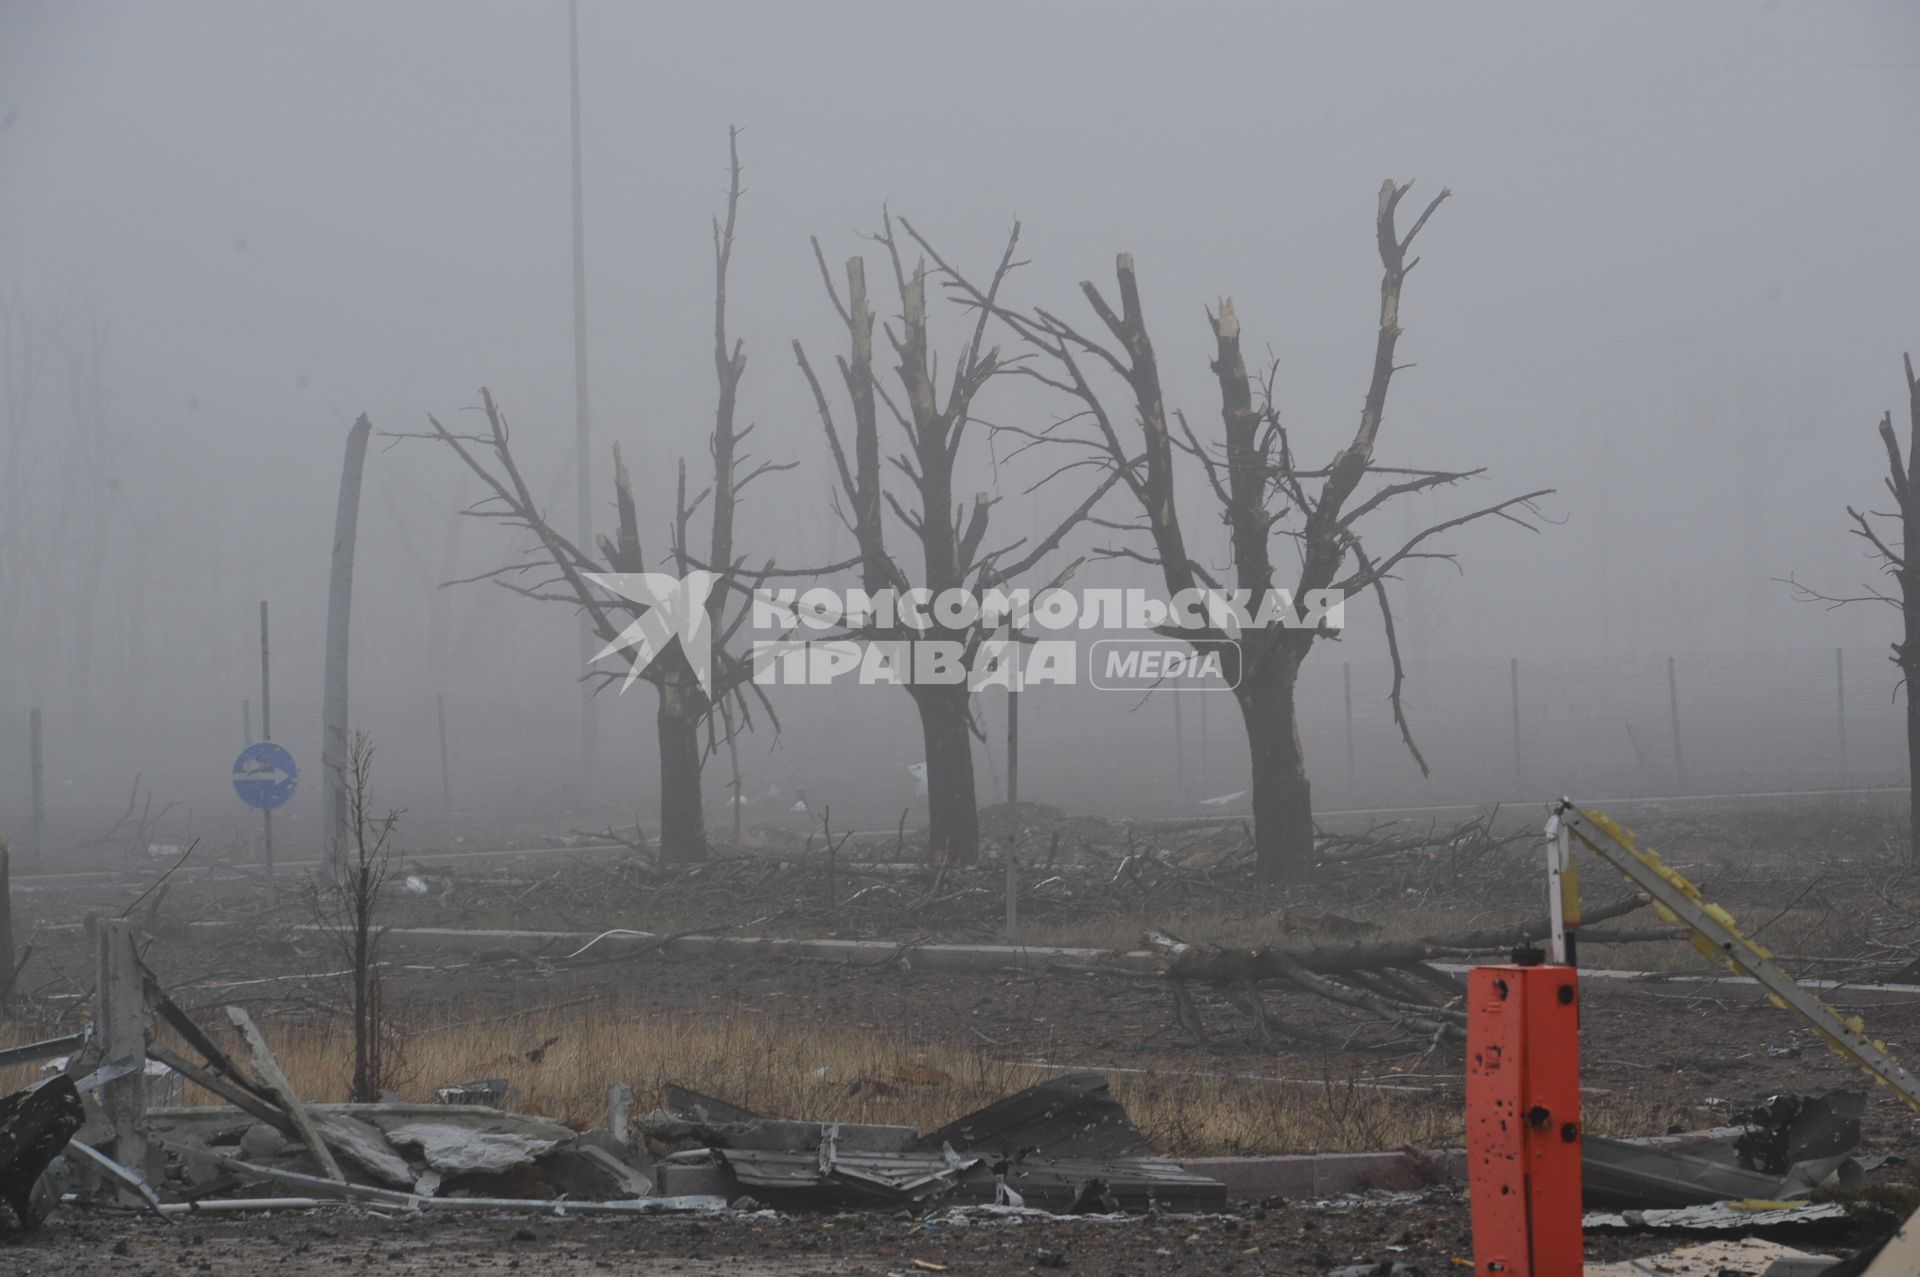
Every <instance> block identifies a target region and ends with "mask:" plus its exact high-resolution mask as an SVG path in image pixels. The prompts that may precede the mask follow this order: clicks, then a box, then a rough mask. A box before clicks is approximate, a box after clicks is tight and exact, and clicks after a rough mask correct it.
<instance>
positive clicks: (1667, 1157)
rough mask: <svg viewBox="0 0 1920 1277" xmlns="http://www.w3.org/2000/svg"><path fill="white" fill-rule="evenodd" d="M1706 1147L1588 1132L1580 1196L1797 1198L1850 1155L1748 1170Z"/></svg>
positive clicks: (1607, 1206) (1626, 1199)
mask: <svg viewBox="0 0 1920 1277" xmlns="http://www.w3.org/2000/svg"><path fill="white" fill-rule="evenodd" d="M1722 1151H1723V1152H1726V1153H1728V1154H1729V1158H1728V1160H1720V1159H1719V1158H1716V1157H1714V1156H1712V1155H1711V1154H1710V1153H1707V1152H1688V1153H1682V1152H1676V1151H1671V1150H1667V1149H1658V1148H1648V1147H1646V1146H1645V1145H1642V1144H1629V1143H1626V1142H1624V1141H1621V1140H1609V1139H1601V1138H1600V1137H1599V1136H1595V1135H1589V1136H1587V1137H1586V1139H1585V1140H1584V1141H1583V1143H1582V1146H1581V1154H1580V1180H1581V1200H1582V1201H1583V1202H1584V1203H1585V1205H1586V1206H1587V1207H1588V1208H1589V1209H1603V1210H1625V1209H1638V1208H1644V1207H1673V1206H1706V1205H1710V1204H1712V1203H1714V1202H1727V1201H1768V1202H1778V1201H1796V1200H1798V1199H1800V1198H1803V1197H1806V1196H1807V1195H1809V1194H1810V1193H1812V1192H1813V1190H1814V1188H1815V1186H1817V1185H1818V1184H1820V1183H1821V1182H1822V1181H1823V1180H1825V1179H1826V1178H1827V1177H1828V1176H1829V1175H1832V1174H1833V1173H1834V1172H1835V1171H1837V1170H1840V1169H1841V1167H1842V1166H1843V1164H1844V1163H1845V1162H1846V1161H1847V1160H1848V1155H1847V1154H1846V1153H1844V1152H1842V1153H1835V1154H1832V1155H1830V1156H1827V1157H1818V1158H1811V1159H1809V1160H1806V1161H1802V1162H1796V1163H1794V1164H1793V1165H1792V1166H1791V1167H1789V1168H1788V1169H1787V1171H1786V1172H1785V1173H1784V1174H1772V1173H1768V1172H1765V1171H1755V1170H1748V1169H1746V1168H1745V1167H1742V1166H1738V1165H1736V1164H1734V1162H1733V1161H1732V1160H1731V1157H1730V1153H1731V1150H1722Z"/></svg>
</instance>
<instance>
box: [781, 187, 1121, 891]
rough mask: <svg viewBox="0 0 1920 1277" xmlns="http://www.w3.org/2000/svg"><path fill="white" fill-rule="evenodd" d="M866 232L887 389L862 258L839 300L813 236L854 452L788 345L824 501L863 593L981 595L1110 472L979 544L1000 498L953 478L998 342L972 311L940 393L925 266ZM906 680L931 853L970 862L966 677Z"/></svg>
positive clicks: (1038, 554)
mask: <svg viewBox="0 0 1920 1277" xmlns="http://www.w3.org/2000/svg"><path fill="white" fill-rule="evenodd" d="M1019 238H1020V227H1019V225H1018V224H1016V225H1015V226H1014V228H1013V230H1012V232H1011V233H1010V234H1009V235H1008V237H1007V246H1006V250H1005V251H1004V252H1003V253H1002V254H1001V255H1000V262H999V265H998V266H996V267H995V268H994V272H993V279H992V282H991V283H990V284H989V285H988V288H987V296H988V297H993V296H997V295H998V292H999V289H1000V285H1001V284H1002V283H1003V282H1004V281H1005V279H1006V278H1007V276H1008V275H1009V274H1010V273H1011V272H1012V270H1013V269H1014V267H1015V265H1016V264H1017V263H1015V261H1014V260H1013V252H1014V247H1015V245H1016V244H1017V243H1018V241H1019ZM872 239H873V240H874V242H875V243H877V244H879V245H880V246H881V247H882V248H883V249H885V250H886V254H887V261H888V264H889V265H890V266H891V268H892V271H893V284H894V288H895V291H896V293H897V295H898V297H899V299H900V314H899V317H898V326H897V328H896V327H895V325H893V324H886V325H883V326H882V331H883V332H884V333H885V334H886V337H887V341H888V343H889V344H890V345H891V346H892V348H893V353H894V357H895V359H896V360H898V363H897V365H896V367H895V369H894V374H895V378H896V380H897V392H889V390H888V388H887V385H886V383H884V382H883V381H882V380H881V378H879V377H878V376H876V375H875V372H874V351H873V332H874V319H875V316H874V312H873V309H872V307H871V305H870V304H869V301H868V294H867V277H866V263H865V261H864V259H862V258H860V257H852V258H849V259H848V260H847V263H846V295H845V297H844V298H843V297H842V296H841V293H840V290H839V288H838V287H837V286H836V285H835V284H834V279H833V273H832V271H831V270H829V269H828V267H827V259H826V254H825V253H824V252H823V251H822V250H821V247H820V241H819V240H818V239H815V240H814V241H813V252H814V258H815V260H816V261H817V262H818V263H819V266H820V277H821V280H822V282H823V283H824V284H825V285H826V289H827V295H828V297H829V298H830V299H831V300H832V302H833V306H834V309H835V310H836V311H837V312H838V313H839V316H840V321H841V323H842V324H843V325H845V327H846V330H847V338H848V353H847V354H846V355H844V356H842V357H841V358H840V359H839V360H838V363H839V368H840V376H841V380H842V381H843V382H844V383H845V386H846V392H847V398H848V401H849V404H850V406H851V410H852V426H853V439H852V443H853V448H852V454H851V459H849V454H848V451H847V449H846V448H845V447H844V446H843V440H842V437H841V432H840V428H839V426H838V425H837V424H836V422H835V420H834V413H833V406H832V403H831V401H830V400H829V398H828V395H827V392H826V390H825V388H824V387H823V386H822V384H821V381H820V378H819V377H818V376H817V375H815V373H814V370H813V366H812V364H811V363H810V362H809V361H808V359H807V353H806V350H805V348H804V347H803V346H802V345H801V343H800V342H799V341H798V340H795V341H794V343H793V352H794V356H795V358H796V359H797V360H798V361H799V364H800V370H801V372H802V373H803V374H805V376H806V379H807V385H808V387H809V388H810V389H811V391H812V393H813V400H814V405H815V407H816V408H817V409H818V411H819V413H820V421H821V425H822V426H823V427H824V428H825V431H826V435H827V443H828V446H829V448H830V450H831V451H832V454H833V460H834V465H835V468H836V470H837V474H838V479H839V484H840V490H839V492H838V493H837V494H836V496H835V499H834V510H835V513H836V514H838V516H839V517H840V519H841V521H842V522H843V523H844V524H845V525H846V526H847V528H848V530H849V531H851V532H852V533H853V536H854V541H855V544H856V546H857V548H858V551H859V568H860V576H861V584H862V588H864V589H865V590H866V591H867V592H868V593H870V594H878V593H880V592H883V591H890V592H894V593H895V594H904V592H905V591H907V590H909V589H926V590H928V591H930V592H931V593H932V594H933V595H934V596H938V595H939V594H941V593H942V592H944V591H949V590H963V589H971V590H972V591H973V592H974V594H975V595H976V596H979V595H980V594H982V593H983V592H984V591H985V590H987V589H988V588H997V587H1002V586H1005V585H1008V584H1010V583H1011V582H1012V581H1014V580H1015V579H1016V578H1018V577H1019V576H1021V575H1022V574H1023V573H1025V572H1027V571H1028V570H1030V569H1032V568H1033V567H1035V566H1036V565H1037V564H1039V562H1040V561H1041V560H1042V559H1044V558H1045V557H1046V556H1047V555H1049V554H1051V553H1052V552H1053V551H1054V550H1056V549H1058V548H1059V546H1060V544H1061V542H1062V541H1063V540H1064V539H1065V538H1066V535H1067V533H1068V532H1069V531H1071V530H1072V529H1073V527H1074V526H1075V525H1076V524H1078V523H1080V522H1081V521H1082V520H1084V519H1085V518H1086V517H1087V515H1088V513H1089V512H1090V511H1091V510H1092V509H1093V507H1094V505H1095V504H1096V503H1097V502H1098V501H1099V500H1100V498H1101V497H1102V496H1103V495H1105V493H1106V491H1107V490H1108V489H1109V488H1110V487H1112V486H1113V483H1114V482H1115V481H1116V480H1117V478H1118V476H1117V475H1111V476H1109V477H1108V478H1107V480H1106V481H1105V482H1104V483H1102V484H1100V485H1099V486H1097V487H1096V488H1095V489H1094V490H1093V491H1092V492H1091V493H1090V494H1089V495H1088V496H1087V497H1086V499H1085V500H1084V501H1082V502H1081V503H1080V505H1079V506H1078V507H1077V508H1076V509H1075V510H1074V512H1073V513H1072V514H1070V515H1068V516H1067V518H1066V519H1064V520H1062V521H1061V522H1060V523H1059V524H1058V525H1057V526H1056V527H1054V528H1053V530H1052V531H1050V532H1048V533H1046V534H1045V535H1044V536H1039V537H1038V538H1037V539H1034V538H1030V537H1021V538H1018V539H1016V540H1014V541H1012V542H1011V543H1009V544H1006V545H1002V546H999V547H998V548H993V549H989V548H988V547H987V545H986V536H987V525H988V519H989V512H990V511H991V510H992V508H993V506H994V505H995V504H996V503H997V502H998V500H999V498H997V497H994V496H990V495H989V494H988V493H986V492H976V493H975V494H974V496H973V498H972V500H971V502H966V503H962V502H959V501H956V499H955V495H954V487H955V482H956V470H957V468H958V464H959V459H960V455H961V445H962V443H963V442H964V440H965V438H966V437H967V434H968V427H969V426H972V425H974V424H976V419H975V417H974V416H973V405H974V400H975V399H976V397H977V396H978V395H979V394H980V392H981V390H982V389H983V388H984V387H985V386H986V385H987V383H988V382H989V381H990V380H991V379H992V378H993V377H995V376H997V375H999V374H1000V373H1002V372H1004V371H1006V370H1007V364H1006V363H1005V362H1004V361H1003V360H1002V359H1001V358H1000V351H999V347H997V346H995V347H988V346H987V345H986V343H985V339H986V328H987V324H988V321H989V318H990V316H989V315H988V314H987V313H985V312H983V313H982V314H981V315H980V316H979V317H978V319H977V321H976V322H975V323H974V324H973V326H972V331H971V332H970V333H969V334H968V336H967V339H966V340H965V342H964V343H963V344H962V345H961V347H960V349H959V351H958V352H957V353H956V355H955V357H954V359H953V362H952V373H951V378H950V380H949V381H948V384H947V385H946V386H945V388H944V398H942V393H943V388H942V386H941V385H940V377H939V370H938V369H939V364H938V357H937V355H936V354H935V353H934V351H933V341H932V339H931V337H930V336H929V333H928V322H927V268H926V264H925V262H924V261H922V262H919V263H917V264H916V265H915V266H914V267H913V269H912V271H911V272H909V271H908V270H907V269H906V266H905V264H904V262H903V261H902V259H901V255H900V244H899V241H898V239H897V238H896V237H895V234H894V221H893V218H892V217H891V216H890V215H887V216H883V218H882V220H881V229H880V231H879V232H878V233H877V234H875V235H873V236H872ZM896 396H897V397H896ZM883 409H884V411H885V412H886V413H887V415H888V416H890V417H892V418H893V420H894V421H895V422H896V423H897V424H898V425H899V426H900V428H901V430H902V431H904V432H905V434H906V438H907V446H906V449H905V451H903V452H901V453H898V454H896V455H894V456H892V457H890V458H888V461H889V462H890V463H891V465H892V466H893V467H894V468H895V469H897V470H899V471H900V473H901V474H903V475H905V476H906V480H907V484H908V486H909V488H910V489H911V492H912V496H911V498H910V501H909V502H903V501H902V500H901V499H900V498H899V497H897V496H895V495H894V493H892V492H890V491H888V490H887V487H886V484H885V481H884V479H883V477H882V466H881V446H880V424H879V421H880V413H881V411H882V410H883ZM1052 477H1053V476H1051V475H1049V476H1047V477H1046V478H1043V479H1042V480H1041V481H1040V483H1037V484H1035V485H1033V486H1032V487H1030V488H1028V489H1027V491H1029V492H1031V491H1033V490H1034V489H1036V488H1038V487H1039V486H1041V485H1042V484H1044V483H1046V482H1047V480H1048V479H1050V478H1052ZM843 498H844V499H843ZM910 503H911V504H910ZM883 506H884V507H885V509H886V510H888V511H891V512H892V514H893V516H894V517H895V518H896V519H897V520H899V522H900V523H901V524H903V525H904V526H905V527H906V530H907V532H908V534H909V536H910V537H911V538H912V539H913V540H914V541H916V542H918V543H919V554H918V556H917V557H918V560H919V561H918V563H914V564H910V565H908V564H903V561H902V560H901V559H900V558H898V557H896V556H895V554H894V553H893V551H892V550H891V549H889V547H888V538H887V534H886V528H885V516H884V514H883V513H882V508H883ZM1078 562H1079V561H1078V560H1075V563H1074V564H1070V565H1068V566H1067V567H1066V568H1065V569H1064V570H1063V571H1062V572H1061V573H1060V574H1059V575H1058V576H1057V577H1056V578H1055V579H1054V581H1053V584H1055V585H1057V584H1059V583H1060V582H1061V581H1063V580H1065V579H1066V577H1067V576H1068V575H1070V574H1071V573H1072V571H1073V567H1074V566H1075V565H1076V564H1077V563H1078ZM858 633H859V636H860V637H861V638H862V639H865V640H870V641H871V640H906V641H914V640H920V641H928V642H954V643H959V644H960V645H961V646H962V648H963V649H964V650H965V652H966V654H967V655H966V659H967V663H968V665H969V666H971V665H972V663H973V660H974V658H975V656H976V655H977V654H978V652H979V650H980V644H981V643H982V642H983V641H984V640H985V639H986V638H988V637H990V635H989V633H988V631H987V630H986V628H985V626H984V625H983V624H981V623H979V622H976V623H974V624H971V625H967V626H965V627H958V628H956V627H953V626H950V625H943V624H940V623H938V622H937V620H936V621H935V623H934V624H932V625H930V626H928V627H927V628H913V629H909V628H907V627H904V626H900V625H895V626H892V627H887V626H884V625H878V624H868V625H866V626H864V627H862V628H860V629H859V630H858ZM906 687H907V690H908V692H909V693H910V694H911V695H912V697H913V701H914V706H915V708H916V709H918V711H919V714H920V730H921V736H922V739H923V742H924V745H925V748H926V763H927V824H928V849H929V851H930V853H931V854H932V855H934V856H935V857H938V858H941V859H944V860H947V861H950V862H951V863H955V864H971V863H973V861H974V860H975V859H976V858H977V857H978V854H979V845H980V821H979V812H978V808H977V806H976V799H975V789H974V774H973V744H972V740H971V736H972V734H973V733H974V732H975V731H976V730H977V729H976V727H975V724H974V721H973V713H972V697H971V692H970V690H969V688H968V686H967V684H966V683H965V682H964V681H963V682H959V683H921V682H918V681H912V680H909V681H908V682H907V683H906Z"/></svg>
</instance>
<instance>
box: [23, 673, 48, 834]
mask: <svg viewBox="0 0 1920 1277" xmlns="http://www.w3.org/2000/svg"><path fill="white" fill-rule="evenodd" d="M27 753H28V755H29V762H30V765H31V769H32V777H33V859H34V863H35V864H44V863H45V862H46V855H47V761H46V756H45V754H44V753H43V752H42V749H41V741H40V711H39V710H38V709H35V710H33V711H31V712H30V713H29V714H28V715H27Z"/></svg>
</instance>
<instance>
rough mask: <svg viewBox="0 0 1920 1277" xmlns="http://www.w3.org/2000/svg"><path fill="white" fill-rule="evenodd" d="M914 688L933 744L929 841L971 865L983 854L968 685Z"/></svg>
mask: <svg viewBox="0 0 1920 1277" xmlns="http://www.w3.org/2000/svg"><path fill="white" fill-rule="evenodd" d="M913 690H914V702H915V703H916V704H917V705H918V706H919V709H920V731H921V735H922V737H923V738H924V739H925V741H926V747H927V846H928V849H929V850H930V851H931V852H932V853H933V856H934V858H935V859H936V860H942V859H943V860H946V861H947V862H948V863H950V864H956V865H970V864H972V863H974V861H975V860H977V859H978V858H979V855H980V812H979V808H978V807H976V806H975V799H974V788H973V739H972V736H971V735H970V733H969V731H968V726H967V722H968V716H967V695H968V694H967V688H966V685H965V684H958V685H953V686H948V685H944V684H942V685H937V686H922V687H917V688H915V689H913Z"/></svg>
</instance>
